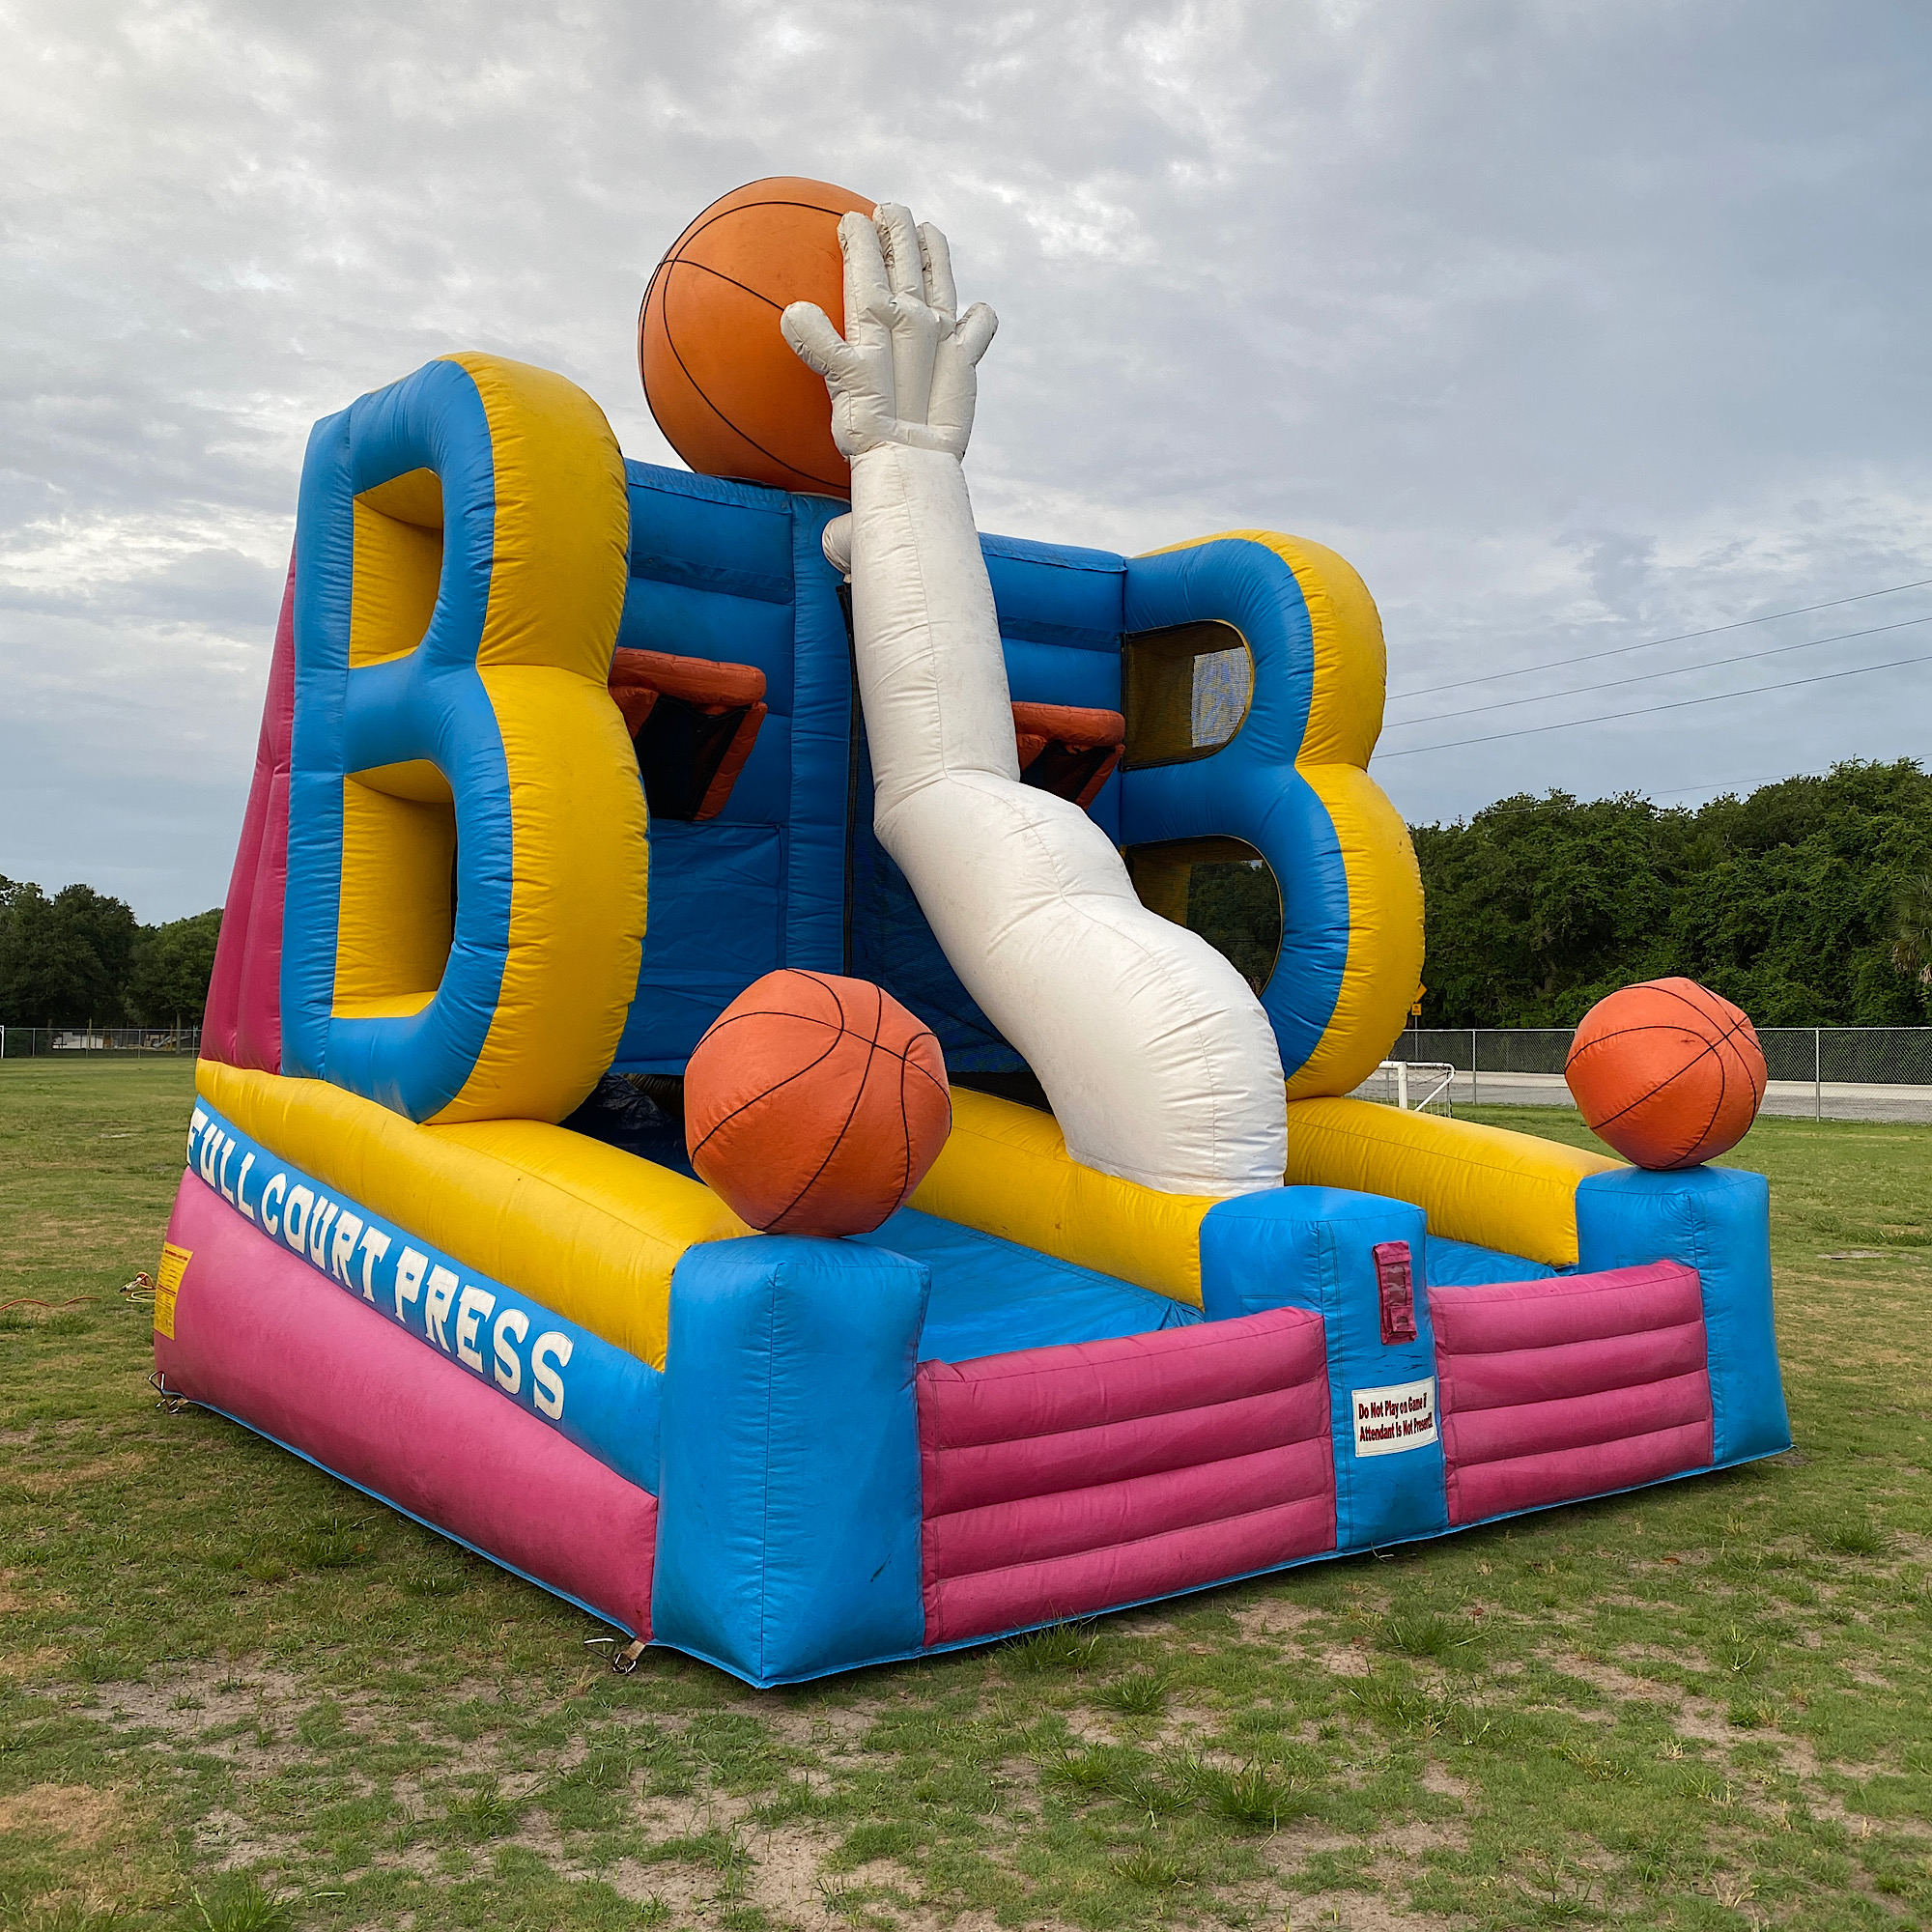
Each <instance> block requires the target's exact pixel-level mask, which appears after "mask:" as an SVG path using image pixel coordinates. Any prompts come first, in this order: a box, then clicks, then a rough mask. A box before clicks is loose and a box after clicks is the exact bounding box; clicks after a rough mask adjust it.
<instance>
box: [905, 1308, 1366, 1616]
mask: <svg viewBox="0 0 1932 1932" xmlns="http://www.w3.org/2000/svg"><path fill="white" fill-rule="evenodd" d="M919 1431H920V1463H921V1474H922V1478H923V1492H924V1503H923V1508H924V1517H925V1520H924V1525H923V1567H924V1594H925V1640H926V1642H927V1643H928V1644H934V1643H954V1642H958V1641H960V1640H962V1639H965V1638H969V1637H974V1636H985V1635H990V1634H993V1633H995V1632H998V1631H1003V1630H1013V1629H1016V1628H1018V1627H1020V1626H1022V1625H1025V1624H1037V1623H1048V1622H1051V1621H1053V1620H1054V1619H1056V1618H1060V1617H1068V1616H1084V1615H1087V1614H1088V1613H1090V1612H1092V1611H1094V1610H1102V1609H1107V1608H1110V1607H1112V1606H1115V1605H1122V1604H1134V1603H1140V1602H1143V1601H1145V1600H1146V1599H1148V1598H1151V1597H1164V1596H1170V1595H1172V1594H1174V1593H1175V1592H1176V1591H1180V1590H1194V1589H1200V1588H1201V1587H1203V1586H1204V1585H1206V1584H1208V1583H1214V1582H1219V1581H1220V1580H1221V1579H1222V1578H1224V1577H1239V1576H1245V1575H1247V1574H1249V1573H1251V1572H1253V1571H1257V1570H1266V1569H1270V1568H1272V1567H1274V1566H1275V1565H1277V1564H1282V1563H1288V1562H1292V1561H1293V1560H1295V1559H1296V1558H1299V1557H1305V1556H1317V1555H1320V1554H1321V1553H1322V1552H1323V1551H1325V1550H1329V1549H1332V1548H1334V1547H1335V1462H1334V1451H1333V1444H1332V1438H1331V1435H1330V1426H1329V1405H1328V1369H1327V1356H1326V1349H1325V1343H1324V1337H1323V1332H1322V1324H1321V1317H1320V1316H1319V1315H1314V1314H1311V1313H1309V1312H1308V1311H1307V1310H1305V1309H1298V1308H1283V1309H1274V1310H1270V1311H1269V1312H1267V1313H1265V1314H1262V1315H1251V1316H1246V1317H1243V1318H1242V1319H1240V1320H1239V1321H1216V1322H1212V1323H1203V1324H1202V1325H1201V1326H1199V1327H1193V1328H1171V1329H1164V1330H1162V1331H1160V1332H1158V1333H1156V1334H1151V1335H1131V1336H1125V1337H1122V1338H1121V1339H1120V1340H1117V1341H1107V1342H1083V1343H1079V1344H1076V1345H1074V1346H1071V1347H1067V1348H1056V1349H1031V1350H1022V1351H1020V1352H1017V1353H1014V1354H1010V1355H988V1356H985V1357H983V1358H982V1359H980V1360H979V1361H973V1362H966V1363H962V1364H958V1365H954V1364H952V1363H949V1362H923V1363H921V1364H920V1369H919Z"/></svg>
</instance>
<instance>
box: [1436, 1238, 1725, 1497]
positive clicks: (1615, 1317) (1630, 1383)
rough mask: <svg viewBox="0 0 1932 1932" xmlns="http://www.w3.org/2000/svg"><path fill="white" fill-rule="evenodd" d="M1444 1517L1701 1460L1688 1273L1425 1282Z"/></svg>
mask: <svg viewBox="0 0 1932 1932" xmlns="http://www.w3.org/2000/svg"><path fill="white" fill-rule="evenodd" d="M1429 1313H1430V1319H1431V1320H1432V1321H1433V1322H1434V1323H1435V1351H1436V1361H1437V1370H1438V1373H1439V1376H1440V1378H1441V1391H1442V1393H1441V1415H1442V1455H1443V1463H1444V1467H1445V1470H1446V1472H1447V1477H1448V1486H1449V1520H1450V1521H1451V1522H1452V1523H1466V1522H1477V1521H1480V1520H1482V1519H1483V1518H1485V1517H1492V1516H1499V1515H1503V1514H1505V1513H1507V1512H1509V1511H1512V1510H1526V1509H1539V1508H1542V1507H1544V1506H1545V1505H1547V1504H1549V1503H1560V1502H1569V1501H1573V1500H1575V1499H1576V1498H1577V1497H1579V1496H1594V1495H1603V1494H1605V1493H1606V1492H1610V1491H1613V1490H1628V1489H1634V1488H1635V1487H1636V1486H1637V1485H1638V1484H1640V1483H1654V1482H1658V1481H1661V1480H1662V1478H1664V1477H1666V1476H1677V1475H1682V1474H1684V1473H1685V1472H1686V1471H1687V1470H1690V1469H1700V1468H1703V1467H1705V1466H1706V1465H1707V1464H1708V1463H1710V1462H1711V1460H1712V1457H1713V1455H1714V1454H1715V1451H1714V1449H1713V1447H1712V1412H1711V1374H1710V1360H1709V1353H1708V1349H1707V1345H1706V1342H1705V1336H1704V1301H1703V1293H1702V1291H1701V1288H1700V1286H1699V1283H1698V1278H1697V1270H1696V1269H1695V1268H1691V1267H1685V1266H1683V1265H1682V1264H1679V1263H1676V1262H1658V1263H1655V1264H1652V1265H1651V1266H1649V1267H1634V1268H1618V1269H1616V1270H1615V1271H1614V1272H1612V1273H1608V1274H1592V1275H1569V1276H1561V1277H1558V1278H1557V1279H1555V1280H1547V1281H1520V1282H1498V1283H1495V1284H1493V1285H1492V1286H1489V1287H1484V1288H1433V1289H1431V1290H1430V1291H1429Z"/></svg>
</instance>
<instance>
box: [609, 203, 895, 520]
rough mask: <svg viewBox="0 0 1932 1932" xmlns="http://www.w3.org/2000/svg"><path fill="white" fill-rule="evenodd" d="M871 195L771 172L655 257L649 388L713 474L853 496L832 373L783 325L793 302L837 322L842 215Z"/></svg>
mask: <svg viewBox="0 0 1932 1932" xmlns="http://www.w3.org/2000/svg"><path fill="white" fill-rule="evenodd" d="M854 211H857V212H858V213H861V214H870V213H872V204H871V203H870V202H869V201H867V200H866V199H865V197H864V196H863V195H857V194H854V193H852V192H851V190H850V189H849V188H842V187H834V186H833V185H832V184H831V183H830V182H818V181H803V180H800V179H798V178H797V177H795V176H791V175H775V176H773V177H772V179H771V180H769V181H756V182H753V183H751V184H750V185H748V186H745V187H741V188H734V189H733V190H732V191H731V192H730V193H729V194H727V195H725V197H724V199H723V200H722V201H714V202H713V203H712V204H711V206H710V207H709V208H707V209H706V210H705V211H704V213H702V214H700V215H699V216H698V217H697V219H696V221H694V222H693V223H692V224H691V226H690V227H689V228H687V229H686V230H685V231H684V233H683V234H682V235H680V236H679V237H678V238H677V240H676V241H673V242H672V243H671V245H670V250H669V252H668V254H667V255H666V256H665V258H664V260H663V261H662V262H660V263H659V264H658V266H657V269H656V270H655V272H654V273H653V274H652V276H651V280H650V286H649V287H648V288H647V289H646V290H645V291H644V302H643V307H642V309H641V310H640V311H639V316H638V367H639V371H640V372H641V373H642V375H643V379H644V397H645V400H646V401H647V402H648V403H649V404H650V406H651V413H652V414H653V415H654V416H656V417H657V419H658V427H659V428H660V429H661V430H663V431H664V433H665V437H666V439H667V440H668V442H669V443H670V446H671V447H672V448H673V449H674V450H676V451H677V453H678V454H679V455H680V456H681V457H683V458H684V460H685V461H686V462H687V463H688V464H690V465H691V467H692V468H693V469H696V470H698V471H700V472H701V473H702V474H704V475H706V476H737V477H742V478H744V479H746V480H747V481H749V482H753V483H769V484H772V485H774V486H775V487H776V488H778V489H781V490H805V491H816V492H818V493H820V494H828V493H829V494H831V495H833V496H838V497H845V496H849V495H850V494H851V490H852V471H851V469H850V467H849V466H848V465H847V463H846V461H845V459H844V458H843V457H842V456H840V455H839V453H838V444H836V443H835V442H834V441H833V440H832V399H831V397H830V396H829V395H827V393H826V389H825V381H824V378H823V377H821V376H815V375H813V374H812V372H811V371H810V369H808V368H807V367H806V366H805V364H804V363H803V362H801V361H800V360H799V359H798V357H797V356H796V355H793V354H792V352H791V350H790V349H789V347H787V345H786V343H785V339H784V337H783V336H782V335H781V333H780V332H779V317H780V316H781V314H782V313H783V311H784V308H785V305H786V303H788V302H795V301H810V302H816V303H817V304H818V306H819V307H820V308H822V309H823V310H824V311H825V313H826V314H827V315H828V316H830V317H831V318H832V321H833V324H834V325H835V326H836V327H838V328H840V329H842V328H843V327H844V326H845V270H844V263H843V260H842V259H841V257H840V255H839V253H838V217H839V216H840V215H841V214H846V213H852V212H854Z"/></svg>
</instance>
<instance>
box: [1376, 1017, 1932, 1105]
mask: <svg viewBox="0 0 1932 1932" xmlns="http://www.w3.org/2000/svg"><path fill="white" fill-rule="evenodd" d="M1572 1037H1573V1032H1572V1029H1570V1028H1569V1027H1411V1028H1410V1029H1409V1030H1408V1031H1407V1032H1406V1033H1405V1034H1404V1035H1403V1036H1402V1037H1401V1038H1400V1039H1399V1040H1397V1042H1396V1043H1395V1045H1394V1046H1393V1047H1392V1048H1391V1049H1390V1050H1389V1058H1390V1059H1391V1060H1393V1061H1406V1062H1407V1063H1408V1064H1409V1065H1419V1064H1421V1063H1427V1062H1435V1063H1439V1064H1441V1065H1445V1066H1449V1067H1453V1068H1454V1069H1455V1071H1454V1074H1453V1077H1452V1078H1451V1080H1450V1082H1449V1085H1448V1088H1447V1090H1446V1093H1445V1095H1444V1097H1445V1098H1446V1099H1448V1100H1449V1102H1450V1103H1451V1104H1452V1105H1455V1104H1472V1105H1481V1106H1492V1107H1499V1106H1519V1107H1520V1106H1544V1107H1565V1106H1568V1105H1569V1104H1570V1090H1569V1089H1568V1088H1567V1087H1566V1086H1565V1085H1564V1084H1563V1061H1564V1057H1565V1056H1566V1055H1567V1054H1568V1053H1569V1051H1570V1041H1571V1039H1572ZM1757 1037H1758V1038H1759V1040H1760V1041H1762V1043H1763V1045H1764V1060H1765V1068H1766V1071H1767V1072H1768V1073H1769V1075H1770V1077H1771V1085H1770V1087H1769V1089H1768V1091H1767V1092H1766V1094H1765V1096H1764V1111H1765V1112H1766V1113H1767V1114H1792V1115H1799V1116H1803V1117H1806V1118H1809V1119H1812V1120H1819V1121H1917V1122H1932V1027H1760V1028H1759V1029H1758V1036H1757ZM1389 1084H1390V1083H1389V1080H1388V1077H1387V1075H1386V1074H1378V1075H1376V1076H1373V1077H1372V1078H1371V1079H1370V1080H1369V1081H1367V1082H1365V1083H1364V1085H1363V1086H1362V1087H1361V1088H1359V1089H1358V1090H1357V1092H1358V1093H1359V1094H1361V1097H1362V1098H1363V1099H1367V1100H1379V1099H1384V1098H1389V1099H1392V1098H1393V1097H1394V1096H1393V1094H1391V1093H1389V1092H1388V1091H1387V1090H1388V1088H1389ZM1432 1084H1433V1083H1432Z"/></svg>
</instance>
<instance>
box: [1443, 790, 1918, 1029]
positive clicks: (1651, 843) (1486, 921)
mask: <svg viewBox="0 0 1932 1932" xmlns="http://www.w3.org/2000/svg"><path fill="white" fill-rule="evenodd" d="M1412 834H1413V837H1414V840H1415V853H1416V858H1417V860H1418V861H1419V862H1420V864H1421V867H1422V881H1423V888H1424V892H1425V894H1426V898H1427V907H1428V911H1427V928H1428V953H1427V957H1426V961H1425V964H1424V966H1423V970H1422V977H1423V982H1424V984H1425V985H1426V986H1427V987H1428V992H1427V994H1426V995H1425V997H1424V999H1423V1004H1422V1020H1421V1024H1422V1025H1423V1026H1425V1027H1431V1026H1441V1027H1475V1026H1483V1027H1567V1026H1574V1025H1575V1024H1576V1023H1577V1020H1579V1019H1580V1018H1581V1017H1582V1016H1583V1014H1584V1012H1585V1011H1586V1010H1588V1009H1589V1008H1590V1007H1591V1006H1592V1005H1593V1004H1594V1003H1595V1002H1596V1001H1597V1000H1599V999H1601V998H1603V996H1604V995H1605V993H1610V992H1614V991H1615V990H1616V988H1617V987H1619V986H1627V985H1629V984H1630V983H1631V982H1632V981H1633V980H1657V979H1662V978H1664V977H1666V976H1668V975H1673V974H1682V975H1683V976H1684V977H1685V978H1687V979H1691V980H1701V981H1702V982H1703V983H1704V984H1705V985H1707V986H1709V987H1711V988H1712V989H1713V991H1715V992H1719V993H1721V994H1722V995H1723V996H1724V997H1725V998H1726V999H1728V1000H1731V1001H1733V1002H1735V1003H1736V1004H1737V1005H1738V1006H1740V1007H1742V1008H1743V1009H1745V1011H1746V1012H1747V1013H1748V1014H1749V1015H1750V1016H1751V1018H1752V1019H1753V1020H1754V1021H1755V1022H1756V1023H1757V1024H1758V1025H1759V1026H1924V1025H1927V1024H1928V1023H1932V774H1928V773H1927V772H1925V771H1924V770H1923V769H1922V768H1921V766H1920V765H1919V763H1918V760H1917V759H1916V758H1901V759H1899V760H1897V761H1896V762H1895V763H1891V764H1879V763H1870V762H1865V761H1862V760H1853V761H1851V762H1848V763H1844V764H1838V765H1834V766H1833V767H1832V769H1831V770H1830V771H1829V772H1828V773H1826V774H1825V775H1824V776H1823V777H1822V778H1795V779H1786V780H1784V781H1782V782H1780V783H1777V784H1769V785H1762V786H1760V787H1759V788H1758V789H1757V790H1755V791H1753V792H1751V793H1750V794H1749V795H1748V796H1747V797H1743V798H1740V797H1737V796H1735V795H1729V796H1726V797H1723V798H1718V799H1713V800H1712V801H1711V802H1710V804H1708V805H1704V806H1699V807H1698V808H1696V809H1695V810H1687V809H1683V808H1678V807H1664V806H1659V805H1656V804H1653V803H1652V802H1651V801H1650V800H1649V799H1645V798H1639V797H1637V796H1636V795H1635V794H1634V793H1629V794H1626V795H1625V796H1623V797H1621V798H1608V799H1598V800H1596V801H1594V802H1592V803H1588V804H1583V803H1579V802H1578V801H1577V800H1576V799H1574V798H1572V797H1570V796H1569V795H1568V794H1567V793H1564V792H1557V791H1552V792H1550V793H1549V794H1548V795H1547V796H1546V797H1543V798H1530V797H1526V796H1520V797H1516V798H1506V799H1499V800H1498V801H1497V802H1496V803H1495V804H1494V805H1492V806H1489V807H1487V808H1486V809H1485V810H1482V811H1479V812H1477V813H1475V815H1474V816H1473V817H1471V818H1469V819H1467V820H1465V821H1463V822H1460V823H1457V824H1453V825H1422V826H1416V827H1414V828H1412Z"/></svg>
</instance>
